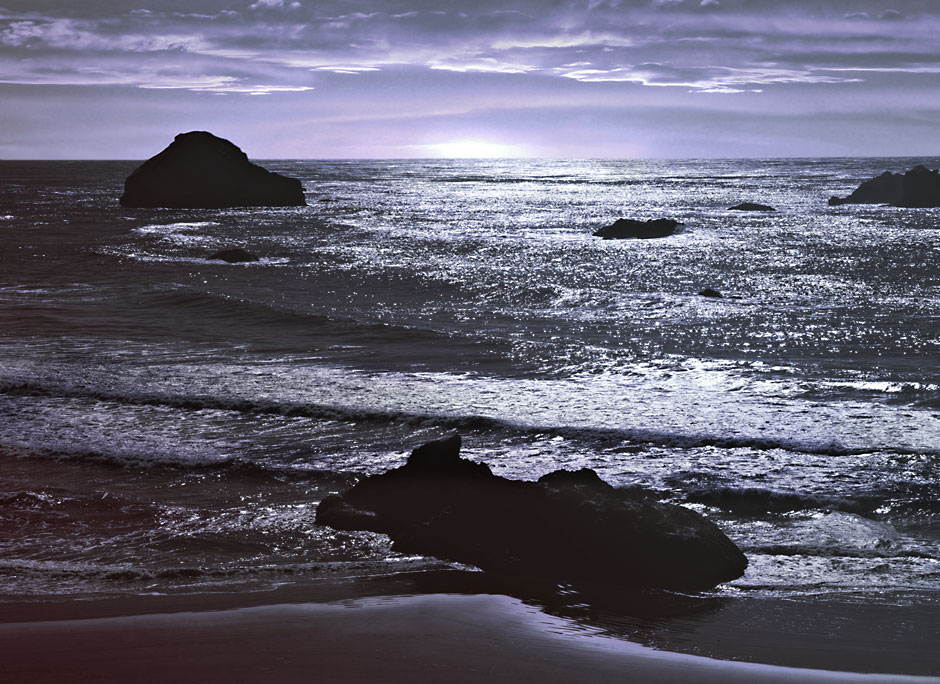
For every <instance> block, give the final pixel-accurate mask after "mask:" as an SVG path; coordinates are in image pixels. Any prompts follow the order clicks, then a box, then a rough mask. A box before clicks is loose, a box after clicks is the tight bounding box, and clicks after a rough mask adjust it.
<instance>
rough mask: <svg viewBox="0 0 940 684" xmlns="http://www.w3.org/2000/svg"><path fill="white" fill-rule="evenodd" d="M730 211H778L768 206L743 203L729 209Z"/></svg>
mask: <svg viewBox="0 0 940 684" xmlns="http://www.w3.org/2000/svg"><path fill="white" fill-rule="evenodd" d="M728 210H729V211H777V210H776V209H774V208H773V207H771V206H768V205H766V204H757V203H756V202H741V204H736V205H734V206H733V207H728Z"/></svg>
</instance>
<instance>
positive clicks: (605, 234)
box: [594, 218, 682, 240]
mask: <svg viewBox="0 0 940 684" xmlns="http://www.w3.org/2000/svg"><path fill="white" fill-rule="evenodd" d="M681 225H682V224H681V223H679V222H678V221H673V220H672V219H650V220H649V221H637V220H635V219H627V218H622V219H617V220H616V221H614V222H613V223H612V224H610V225H609V226H604V227H603V228H601V229H600V230H598V231H596V232H595V233H594V237H599V238H604V239H605V240H623V239H626V238H641V239H651V238H661V237H666V236H668V235H672V234H673V233H675V232H676V228H677V227H678V226H681Z"/></svg>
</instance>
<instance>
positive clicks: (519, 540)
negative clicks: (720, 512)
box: [317, 435, 747, 591]
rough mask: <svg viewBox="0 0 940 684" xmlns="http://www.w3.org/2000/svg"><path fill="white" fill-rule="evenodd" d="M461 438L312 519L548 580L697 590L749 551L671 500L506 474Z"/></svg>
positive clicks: (581, 479)
mask: <svg viewBox="0 0 940 684" xmlns="http://www.w3.org/2000/svg"><path fill="white" fill-rule="evenodd" d="M460 443H461V442H460V437H459V435H454V436H453V437H450V438H448V439H443V440H439V441H437V442H430V443H428V444H425V445H423V446H420V447H418V448H417V449H415V450H414V452H413V453H412V454H411V456H410V458H409V459H408V462H407V463H406V464H405V465H404V466H402V467H400V468H396V469H394V470H390V471H388V472H386V473H383V474H381V475H375V476H372V477H367V478H365V479H363V480H362V481H360V482H359V483H358V484H357V485H356V486H354V487H353V488H352V489H350V490H348V491H347V492H345V493H344V494H342V495H340V496H337V495H333V496H328V497H326V498H325V499H324V500H323V501H322V502H321V503H320V505H319V507H318V508H317V523H318V524H324V525H330V526H332V527H334V528H337V529H341V530H372V531H375V532H382V533H385V534H387V535H389V537H391V539H392V540H393V542H394V548H395V549H396V550H398V551H402V552H405V553H420V554H428V555H434V556H438V557H440V558H445V559H449V560H453V561H458V562H463V563H470V564H473V565H476V566H477V567H480V568H482V569H483V570H487V571H492V572H499V573H508V574H513V575H519V576H538V577H545V578H548V579H551V580H554V581H571V582H578V581H581V582H603V583H613V584H619V585H624V586H629V587H634V588H661V589H677V590H688V591H696V590H701V589H707V588H710V587H713V586H715V585H716V584H718V583H720V582H725V581H729V580H732V579H735V578H737V577H740V576H741V575H742V574H743V573H744V569H745V568H746V567H747V559H746V558H745V557H744V554H742V553H741V552H740V550H738V548H737V547H736V546H735V545H734V543H733V542H732V541H731V540H730V539H728V537H726V536H725V535H724V534H723V533H722V531H721V530H720V529H718V527H717V526H716V525H715V524H714V523H712V522H711V521H709V520H707V519H706V518H704V517H703V516H701V515H699V514H698V513H695V512H694V511H691V510H689V509H687V508H683V507H681V506H675V505H671V504H664V503H659V502H657V501H656V500H655V499H654V498H653V497H652V496H651V495H649V494H647V493H643V492H638V491H627V490H621V489H616V488H614V487H612V486H611V485H609V484H607V483H606V482H604V481H603V480H601V479H600V478H599V477H598V476H597V474H596V473H594V471H592V470H589V469H586V468H584V469H581V470H579V471H575V472H567V471H555V472H553V473H549V474H548V475H544V476H543V477H542V478H540V479H539V481H538V482H523V481H518V480H507V479H505V478H502V477H498V476H496V475H494V474H493V473H492V472H491V471H490V469H489V467H488V466H487V465H485V464H482V463H474V462H472V461H469V460H465V459H462V458H460V455H459V452H460Z"/></svg>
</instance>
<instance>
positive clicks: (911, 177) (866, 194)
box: [829, 166, 940, 207]
mask: <svg viewBox="0 0 940 684" xmlns="http://www.w3.org/2000/svg"><path fill="white" fill-rule="evenodd" d="M842 204H891V205H893V206H895V207H940V173H938V172H937V171H936V170H934V171H931V170H930V169H928V168H927V167H926V166H915V167H914V168H913V169H911V170H910V171H908V172H907V173H904V174H900V173H891V172H889V171H885V172H884V173H883V174H881V175H880V176H878V177H877V178H872V179H870V180H867V181H865V182H864V183H862V184H861V185H859V186H858V187H857V188H856V189H855V191H854V192H853V193H852V194H851V195H849V196H848V197H830V198H829V205H830V206H839V205H842Z"/></svg>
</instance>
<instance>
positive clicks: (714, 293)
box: [699, 287, 724, 298]
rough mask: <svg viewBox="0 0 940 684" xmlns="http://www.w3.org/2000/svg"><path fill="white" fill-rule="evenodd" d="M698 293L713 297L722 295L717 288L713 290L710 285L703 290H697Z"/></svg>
mask: <svg viewBox="0 0 940 684" xmlns="http://www.w3.org/2000/svg"><path fill="white" fill-rule="evenodd" d="M699 295H701V296H702V297H715V298H720V297H724V295H723V294H721V293H720V292H719V291H718V290H713V289H711V288H710V287H706V288H705V289H704V290H702V291H701V292H699Z"/></svg>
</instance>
